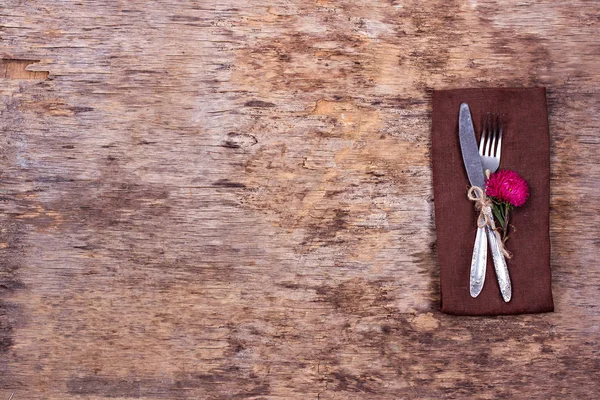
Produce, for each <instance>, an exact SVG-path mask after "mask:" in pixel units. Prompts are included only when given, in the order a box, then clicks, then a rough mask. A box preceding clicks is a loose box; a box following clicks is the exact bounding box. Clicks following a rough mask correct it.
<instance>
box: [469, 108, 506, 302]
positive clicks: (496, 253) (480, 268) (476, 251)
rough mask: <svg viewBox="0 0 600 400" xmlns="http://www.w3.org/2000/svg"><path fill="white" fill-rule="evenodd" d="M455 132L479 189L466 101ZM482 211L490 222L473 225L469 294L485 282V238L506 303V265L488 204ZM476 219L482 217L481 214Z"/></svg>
mask: <svg viewBox="0 0 600 400" xmlns="http://www.w3.org/2000/svg"><path fill="white" fill-rule="evenodd" d="M458 134H459V140H460V150H461V153H462V156H463V162H464V164H465V168H466V170H467V176H468V177H469V182H470V183H471V186H478V187H480V188H481V189H484V187H485V175H484V171H483V167H482V165H481V157H480V155H479V150H478V148H477V139H475V129H474V128H473V120H472V119H471V110H470V109H469V106H468V104H466V103H462V104H461V105H460V114H459V125H458ZM483 212H484V213H485V215H487V217H488V218H489V219H490V221H491V225H492V226H489V225H485V228H479V227H478V228H477V234H476V236H475V245H474V247H473V256H472V258H471V274H470V287H469V291H470V293H471V296H472V297H477V296H478V295H479V293H481V290H482V289H483V284H484V282H485V270H486V264H487V241H486V240H485V237H486V235H485V234H484V232H485V233H486V234H487V240H488V241H489V243H490V248H491V249H492V259H493V261H494V270H495V271H496V278H497V280H498V285H499V286H500V293H501V294H502V298H503V299H504V301H505V302H507V303H508V302H509V301H510V299H511V297H512V285H511V282H510V275H509V273H508V266H507V265H506V260H505V258H504V254H502V251H501V250H500V244H499V242H498V238H497V237H496V235H495V233H494V232H495V229H496V226H495V224H494V217H493V216H492V210H491V208H490V207H485V208H484V210H483ZM479 218H482V217H481V216H480V217H479ZM477 225H478V226H480V225H483V223H482V221H478V224H477Z"/></svg>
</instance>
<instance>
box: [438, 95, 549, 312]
mask: <svg viewBox="0 0 600 400" xmlns="http://www.w3.org/2000/svg"><path fill="white" fill-rule="evenodd" d="M462 102H465V103H467V104H468V105H469V107H470V109H471V115H472V117H473V123H474V125H475V132H476V136H477V140H478V143H479V135H480V133H481V128H482V119H483V116H484V115H485V114H486V113H488V112H494V113H500V114H505V119H504V121H505V123H504V130H503V136H502V141H503V142H502V158H501V160H500V168H501V169H511V170H514V171H516V172H517V173H518V174H519V175H521V176H522V177H523V178H524V179H525V180H526V181H527V183H528V184H529V191H530V197H529V199H528V200H527V203H525V205H524V206H522V207H518V208H514V209H513V211H512V212H511V223H512V224H513V225H514V226H515V227H516V231H514V232H513V234H511V236H510V239H509V240H508V242H507V243H506V247H507V249H508V250H509V251H510V252H511V253H512V254H513V257H512V258H511V259H510V260H507V264H508V269H509V272H510V278H511V282H512V300H511V301H510V302H508V303H505V302H504V300H502V297H501V295H500V289H499V288H498V281H497V280H496V273H495V271H494V265H493V262H492V257H491V252H490V250H489V248H488V264H487V271H486V276H485V285H484V287H483V290H482V292H481V294H480V295H479V296H478V297H477V298H472V297H471V295H470V294H469V271H470V265H471V255H472V253H473V243H474V241H475V232H476V229H477V212H476V211H475V208H474V206H473V202H471V201H469V200H468V199H467V189H468V188H469V186H470V185H469V179H468V177H467V173H466V171H465V167H464V165H463V160H462V155H461V151H460V143H459V139H458V113H459V107H460V104H461V103H462ZM431 131H432V132H431V136H432V159H433V189H434V203H435V224H436V232H437V252H438V262H439V265H440V280H441V297H442V312H444V313H447V314H456V315H503V314H526V313H540V312H549V311H553V310H554V303H553V301H552V287H551V286H552V276H551V271H550V235H549V210H550V135H549V130H548V114H547V106H546V90H545V88H514V89H512V88H502V89H456V90H438V91H434V93H433V115H432V126H431Z"/></svg>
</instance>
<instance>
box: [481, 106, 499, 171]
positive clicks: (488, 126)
mask: <svg viewBox="0 0 600 400" xmlns="http://www.w3.org/2000/svg"><path fill="white" fill-rule="evenodd" d="M502 122H503V121H502V120H501V119H500V116H499V115H498V114H490V113H487V114H486V118H485V120H484V121H483V129H482V130H481V139H480V140H479V155H480V156H481V165H482V166H483V170H484V171H486V170H489V171H490V173H494V172H496V171H497V170H498V167H500V153H501V151H502V126H503V123H502Z"/></svg>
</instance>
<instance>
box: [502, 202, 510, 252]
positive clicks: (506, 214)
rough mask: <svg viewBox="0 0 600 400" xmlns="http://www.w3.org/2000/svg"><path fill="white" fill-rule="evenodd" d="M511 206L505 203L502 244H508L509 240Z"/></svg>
mask: <svg viewBox="0 0 600 400" xmlns="http://www.w3.org/2000/svg"><path fill="white" fill-rule="evenodd" d="M510 208H511V206H510V204H508V203H504V215H503V217H504V225H503V226H502V242H503V243H506V240H508V227H509V220H510Z"/></svg>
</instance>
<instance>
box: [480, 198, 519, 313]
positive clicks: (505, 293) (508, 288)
mask: <svg viewBox="0 0 600 400" xmlns="http://www.w3.org/2000/svg"><path fill="white" fill-rule="evenodd" d="M484 212H485V214H486V215H487V216H488V217H489V218H490V220H491V221H492V226H491V227H490V226H486V231H487V236H488V241H489V242H490V248H491V250H492V259H493V260H494V269H495V270H496V278H498V286H500V293H501V294H502V298H503V299H504V301H505V302H506V303H508V302H509V301H510V299H511V297H512V285H511V283H510V275H509V273H508V266H507V265H506V260H505V258H504V254H502V250H500V245H499V243H498V238H497V237H496V235H495V234H494V231H495V230H496V224H495V223H494V217H493V216H492V209H491V208H490V207H486V208H485V210H484Z"/></svg>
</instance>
